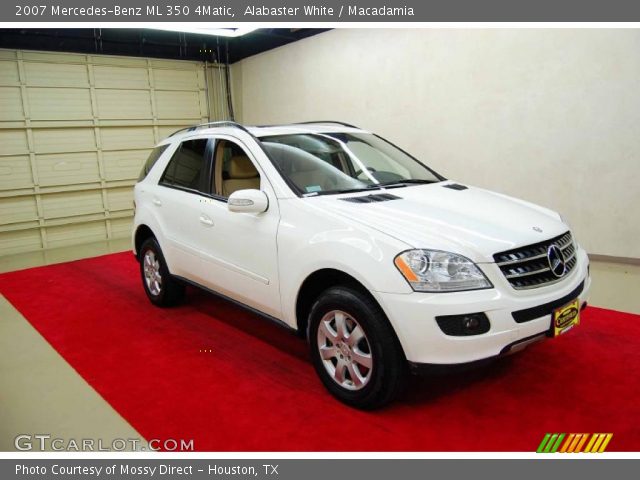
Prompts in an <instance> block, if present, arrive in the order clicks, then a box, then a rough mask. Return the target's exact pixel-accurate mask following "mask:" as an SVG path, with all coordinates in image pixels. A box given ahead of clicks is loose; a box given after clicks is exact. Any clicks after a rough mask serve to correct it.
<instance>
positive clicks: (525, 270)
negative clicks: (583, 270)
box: [493, 232, 577, 290]
mask: <svg viewBox="0 0 640 480" xmlns="http://www.w3.org/2000/svg"><path fill="white" fill-rule="evenodd" d="M553 244H556V245H558V247H560V249H561V250H562V255H563V256H564V260H565V263H566V271H565V274H564V275H563V276H562V277H560V278H558V277H556V276H555V275H554V274H553V272H551V269H550V268H549V260H548V258H547V251H548V250H549V247H550V246H551V245H553ZM493 258H494V260H495V261H496V264H497V265H498V267H499V268H500V270H501V271H502V273H503V274H504V276H505V277H506V279H507V280H508V281H509V283H510V284H511V286H512V287H513V288H515V289H516V290H524V289H527V288H537V287H544V286H545V285H551V284H553V283H556V282H559V281H560V280H562V279H563V278H565V277H566V276H567V275H568V274H569V272H570V271H571V270H573V268H574V267H575V266H576V262H577V259H576V249H575V245H574V243H573V239H572V238H571V232H567V233H564V234H562V235H560V236H558V237H555V238H552V239H550V240H545V241H544V242H540V243H534V244H533V245H527V246H526V247H520V248H515V249H513V250H508V251H506V252H501V253H496V254H495V255H494V256H493Z"/></svg>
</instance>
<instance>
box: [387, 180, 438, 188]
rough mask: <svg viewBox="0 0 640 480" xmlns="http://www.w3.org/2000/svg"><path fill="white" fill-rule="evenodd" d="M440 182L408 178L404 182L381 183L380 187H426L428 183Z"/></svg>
mask: <svg viewBox="0 0 640 480" xmlns="http://www.w3.org/2000/svg"><path fill="white" fill-rule="evenodd" d="M439 181H440V180H425V179H420V178H406V179H404V180H393V181H391V182H385V183H379V184H378V186H379V187H385V188H396V187H405V186H407V185H426V184H428V183H438V182H439Z"/></svg>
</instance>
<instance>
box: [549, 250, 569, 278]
mask: <svg viewBox="0 0 640 480" xmlns="http://www.w3.org/2000/svg"><path fill="white" fill-rule="evenodd" d="M547 260H548V261H549V268H550V269H551V273H553V274H554V275H555V276H556V277H558V278H560V277H562V276H563V275H564V274H565V273H566V271H567V264H566V263H565V261H564V255H563V254H562V250H561V249H560V247H559V246H558V245H556V244H555V243H554V244H553V245H551V246H550V247H549V249H548V250H547Z"/></svg>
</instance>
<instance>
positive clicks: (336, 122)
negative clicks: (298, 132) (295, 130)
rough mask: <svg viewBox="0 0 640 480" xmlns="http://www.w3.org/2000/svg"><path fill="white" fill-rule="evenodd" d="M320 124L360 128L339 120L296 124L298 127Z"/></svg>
mask: <svg viewBox="0 0 640 480" xmlns="http://www.w3.org/2000/svg"><path fill="white" fill-rule="evenodd" d="M318 123H334V124H336V125H342V126H343V127H349V128H358V127H356V126H355V125H351V124H349V123H345V122H339V121H337V120H313V121H310V122H298V123H296V125H313V124H318Z"/></svg>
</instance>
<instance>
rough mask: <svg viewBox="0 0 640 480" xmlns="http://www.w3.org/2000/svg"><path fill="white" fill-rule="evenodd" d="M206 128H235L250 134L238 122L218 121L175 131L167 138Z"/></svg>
mask: <svg viewBox="0 0 640 480" xmlns="http://www.w3.org/2000/svg"><path fill="white" fill-rule="evenodd" d="M207 127H235V128H239V129H240V130H242V131H244V132H247V133H250V132H249V130H247V128H246V127H245V126H244V125H240V124H239V123H238V122H233V121H231V120H220V121H218V122H208V123H200V124H198V125H192V126H190V127H185V128H181V129H180V130H176V131H175V132H173V133H172V134H171V135H169V136H170V137H173V136H174V135H175V134H176V133H180V132H184V131H187V132H194V131H196V130H199V129H201V128H207Z"/></svg>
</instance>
